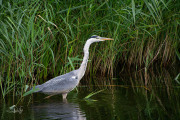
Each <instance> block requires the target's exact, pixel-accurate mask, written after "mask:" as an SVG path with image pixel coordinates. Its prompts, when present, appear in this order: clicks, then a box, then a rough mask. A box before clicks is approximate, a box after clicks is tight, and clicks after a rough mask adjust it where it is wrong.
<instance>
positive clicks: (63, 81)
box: [39, 73, 78, 94]
mask: <svg viewBox="0 0 180 120" xmlns="http://www.w3.org/2000/svg"><path fill="white" fill-rule="evenodd" d="M77 85H78V78H77V76H76V75H74V74H72V73H69V74H65V75H61V76H58V77H55V78H53V79H51V80H49V81H47V82H45V83H44V84H42V85H41V87H40V91H39V92H44V93H49V94H51V93H67V92H69V91H71V90H72V89H74V88H75V87H76V86H77Z"/></svg>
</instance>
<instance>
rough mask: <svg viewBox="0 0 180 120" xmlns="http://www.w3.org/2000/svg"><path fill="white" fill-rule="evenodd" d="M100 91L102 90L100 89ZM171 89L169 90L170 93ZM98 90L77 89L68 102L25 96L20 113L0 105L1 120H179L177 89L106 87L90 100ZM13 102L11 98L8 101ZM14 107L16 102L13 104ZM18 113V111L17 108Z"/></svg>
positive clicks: (178, 92)
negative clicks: (90, 95)
mask: <svg viewBox="0 0 180 120" xmlns="http://www.w3.org/2000/svg"><path fill="white" fill-rule="evenodd" d="M102 89H103V88H102ZM169 89H170V90H169ZM97 90H100V88H96V87H94V88H93V89H89V88H88V87H80V88H79V92H78V93H77V92H76V91H73V92H71V93H70V94H69V95H68V98H67V101H63V100H62V98H61V96H60V95H56V96H53V97H51V98H49V99H43V98H44V97H46V95H44V94H34V95H33V96H31V97H30V96H27V97H26V98H25V99H24V101H23V103H22V104H21V106H22V107H21V109H22V110H23V111H22V113H19V112H16V113H12V111H9V110H8V109H9V107H10V106H12V105H13V104H14V103H13V100H12V99H8V100H6V102H3V100H2V99H1V101H0V119H1V120H53V119H56V120H86V119H87V120H120V119H121V120H147V119H148V120H157V119H159V120H171V119H174V120H178V119H180V98H179V94H180V90H179V88H178V87H172V86H171V87H170V88H168V92H167V87H165V86H161V87H154V88H152V89H151V90H147V89H146V88H144V87H141V86H135V87H130V86H115V87H106V88H105V90H104V91H102V92H101V93H98V94H96V95H94V96H93V97H92V98H91V99H88V100H85V99H83V98H84V97H85V96H87V95H88V94H89V93H91V92H93V91H97ZM10 98H12V97H10ZM14 101H15V103H16V102H17V101H16V100H14ZM16 109H17V110H18V109H20V108H16Z"/></svg>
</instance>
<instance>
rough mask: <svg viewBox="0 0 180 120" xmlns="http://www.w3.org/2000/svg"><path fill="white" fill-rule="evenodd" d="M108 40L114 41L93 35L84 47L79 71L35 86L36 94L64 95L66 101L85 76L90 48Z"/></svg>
mask: <svg viewBox="0 0 180 120" xmlns="http://www.w3.org/2000/svg"><path fill="white" fill-rule="evenodd" d="M106 40H113V39H112V38H105V37H100V36H96V35H93V36H91V37H90V38H89V39H88V40H87V41H86V44H85V45H84V57H83V61H82V63H81V66H80V68H79V69H77V70H73V71H71V72H69V73H66V74H64V75H60V76H57V77H55V78H52V79H50V80H49V81H47V82H45V83H43V84H41V85H37V86H35V89H38V90H37V91H36V92H42V93H45V94H49V95H50V96H52V95H56V94H62V96H63V99H66V96H67V94H68V93H69V92H70V91H71V90H73V89H74V88H75V87H76V86H77V85H78V84H79V81H80V80H81V78H82V77H83V76H84V74H85V71H86V67H87V63H88V58H89V47H90V45H91V44H92V43H94V42H101V41H106Z"/></svg>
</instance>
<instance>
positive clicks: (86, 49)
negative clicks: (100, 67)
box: [78, 40, 93, 79]
mask: <svg viewBox="0 0 180 120" xmlns="http://www.w3.org/2000/svg"><path fill="white" fill-rule="evenodd" d="M91 43H93V42H92V41H90V40H88V41H87V42H86V44H85V45H84V49H83V50H84V57H83V62H82V63H81V66H80V68H79V74H78V77H79V79H81V78H82V77H83V76H84V74H85V71H86V67H87V63H88V59H89V47H90V45H91Z"/></svg>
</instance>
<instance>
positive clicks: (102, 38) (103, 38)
mask: <svg viewBox="0 0 180 120" xmlns="http://www.w3.org/2000/svg"><path fill="white" fill-rule="evenodd" d="M100 39H101V40H113V39H112V38H105V37H101V38H100Z"/></svg>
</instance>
